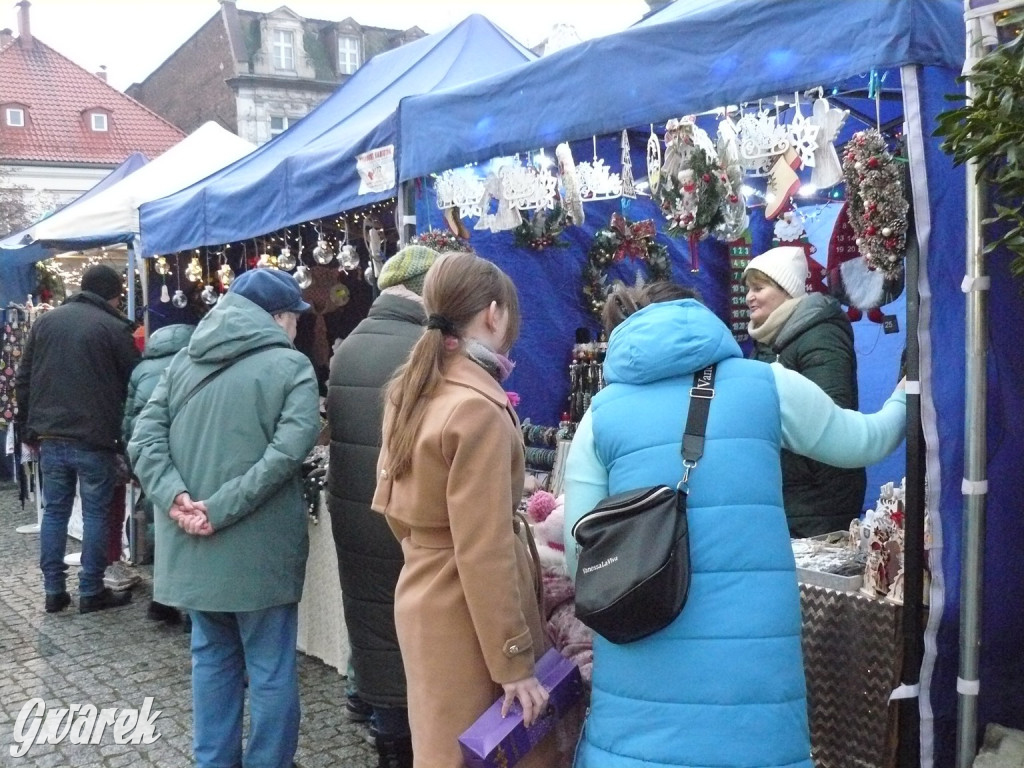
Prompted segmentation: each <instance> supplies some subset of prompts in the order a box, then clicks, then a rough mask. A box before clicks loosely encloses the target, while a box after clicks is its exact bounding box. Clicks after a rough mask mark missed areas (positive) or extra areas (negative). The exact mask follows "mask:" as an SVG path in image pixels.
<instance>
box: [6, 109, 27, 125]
mask: <svg viewBox="0 0 1024 768" xmlns="http://www.w3.org/2000/svg"><path fill="white" fill-rule="evenodd" d="M4 122H5V123H6V124H7V125H9V126H10V127H11V128H24V127H25V110H24V109H22V108H21V107H7V108H6V109H5V110H4Z"/></svg>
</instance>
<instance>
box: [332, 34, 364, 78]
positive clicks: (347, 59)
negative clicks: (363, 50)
mask: <svg viewBox="0 0 1024 768" xmlns="http://www.w3.org/2000/svg"><path fill="white" fill-rule="evenodd" d="M361 63H362V62H361V60H360V56H359V38H358V37H349V36H343V37H339V38H338V71H339V72H340V73H341V74H343V75H351V74H352V73H353V72H355V71H356V70H357V69H359V65H360V64H361Z"/></svg>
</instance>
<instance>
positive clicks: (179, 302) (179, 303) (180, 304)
mask: <svg viewBox="0 0 1024 768" xmlns="http://www.w3.org/2000/svg"><path fill="white" fill-rule="evenodd" d="M171 304H173V305H174V306H176V307H177V308H178V309H184V308H185V307H187V306H188V296H186V295H185V292H184V291H183V290H181V288H179V289H178V290H176V291H175V292H174V298H173V299H171Z"/></svg>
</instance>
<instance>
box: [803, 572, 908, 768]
mask: <svg viewBox="0 0 1024 768" xmlns="http://www.w3.org/2000/svg"><path fill="white" fill-rule="evenodd" d="M800 606H801V609H802V612H803V650H804V669H805V672H806V675H807V701H808V709H809V717H810V727H811V754H812V756H813V757H814V761H815V764H816V765H817V768H849V766H853V765H855V766H860V768H892V767H893V766H895V765H896V747H897V734H898V731H897V722H896V716H897V705H896V704H895V703H893V704H890V703H889V695H890V693H891V692H892V690H893V689H894V688H896V687H897V686H898V685H899V678H900V671H901V664H902V657H903V643H902V637H901V634H900V616H901V611H902V606H900V605H897V604H895V603H892V602H889V601H887V600H879V599H874V598H870V597H866V596H864V595H862V594H860V593H859V592H838V591H836V590H833V589H827V588H825V587H819V586H812V585H809V584H800Z"/></svg>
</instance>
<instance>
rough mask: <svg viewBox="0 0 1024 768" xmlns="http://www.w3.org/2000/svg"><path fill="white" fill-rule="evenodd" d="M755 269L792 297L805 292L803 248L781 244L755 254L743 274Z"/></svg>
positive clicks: (805, 275) (805, 263) (805, 273)
mask: <svg viewBox="0 0 1024 768" xmlns="http://www.w3.org/2000/svg"><path fill="white" fill-rule="evenodd" d="M753 269H756V270H757V271H758V272H761V273H763V274H765V275H768V277H770V278H771V279H772V280H774V281H775V282H776V283H778V284H779V287H780V288H782V290H784V291H785V292H786V293H788V294H789V295H790V297H792V298H796V297H797V296H803V295H804V294H805V293H807V285H806V283H807V254H805V253H804V249H803V248H798V247H796V246H793V245H783V246H780V247H778V248H772V249H771V250H768V251H765V252H764V253H762V254H761V255H760V256H755V257H754V258H752V259H751V260H750V263H749V264H747V267H746V269H744V270H743V274H744V275H746V274H747V272H750V271H751V270H753Z"/></svg>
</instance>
